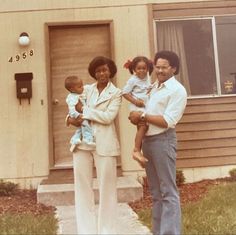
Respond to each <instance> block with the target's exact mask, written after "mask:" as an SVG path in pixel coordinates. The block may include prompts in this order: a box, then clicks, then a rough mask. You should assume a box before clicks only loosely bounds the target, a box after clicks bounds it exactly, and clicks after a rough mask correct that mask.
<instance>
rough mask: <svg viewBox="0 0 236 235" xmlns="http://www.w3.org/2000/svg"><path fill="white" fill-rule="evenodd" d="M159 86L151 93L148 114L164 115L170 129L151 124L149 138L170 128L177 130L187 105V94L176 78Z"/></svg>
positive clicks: (155, 86) (154, 87)
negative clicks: (176, 127)
mask: <svg viewBox="0 0 236 235" xmlns="http://www.w3.org/2000/svg"><path fill="white" fill-rule="evenodd" d="M158 86H159V83H158V82H156V84H155V85H154V86H153V88H152V90H151V92H150V98H149V101H148V102H147V105H146V113H147V114H150V115H162V116H163V118H164V119H165V121H166V122H167V124H168V128H162V127H158V126H156V125H153V124H150V123H149V129H148V131H147V133H146V135H148V136H149V135H156V134H160V133H163V132H165V131H166V130H167V129H169V128H175V126H176V124H177V123H178V121H179V120H180V119H181V117H182V115H183V113H184V109H185V107H186V104H187V92H186V90H185V88H184V87H183V85H182V84H181V83H180V82H178V81H177V80H176V79H175V77H174V76H173V77H171V78H169V79H168V80H167V81H165V82H164V83H162V84H160V86H159V87H158Z"/></svg>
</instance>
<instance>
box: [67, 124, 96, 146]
mask: <svg viewBox="0 0 236 235" xmlns="http://www.w3.org/2000/svg"><path fill="white" fill-rule="evenodd" d="M81 141H83V142H85V143H91V142H94V139H93V130H92V128H91V126H90V124H89V122H88V120H84V121H83V122H82V125H81V127H78V128H77V130H76V131H75V133H74V135H73V136H72V137H71V140H70V143H71V144H72V145H77V144H79V143H81Z"/></svg>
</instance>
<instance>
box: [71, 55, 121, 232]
mask: <svg viewBox="0 0 236 235" xmlns="http://www.w3.org/2000/svg"><path fill="white" fill-rule="evenodd" d="M88 71H89V74H90V75H91V76H92V77H93V78H94V79H95V80H96V82H95V83H94V84H92V85H87V86H86V88H85V89H86V95H87V105H86V106H82V104H81V103H78V105H77V111H78V112H83V115H82V117H83V119H88V120H91V125H92V128H93V131H94V135H95V140H96V147H95V148H94V149H92V148H91V147H90V148H88V146H87V147H86V148H83V146H82V145H81V147H78V149H77V150H76V151H75V152H74V153H73V167H74V183H75V206H76V221H77V230H78V231H77V232H78V233H79V234H116V233H117V232H116V228H115V227H116V226H115V225H116V222H117V221H116V213H117V189H116V180H117V178H116V177H117V175H116V156H118V155H120V146H119V142H118V138H117V133H116V129H115V123H114V120H115V118H116V116H117V114H118V111H119V108H120V105H121V90H120V89H118V88H116V87H115V86H114V85H113V83H112V82H111V79H112V78H113V77H114V76H115V74H116V72H117V67H116V65H115V63H114V62H113V61H112V60H111V59H109V58H106V57H103V56H98V57H95V58H94V59H93V60H92V61H91V62H90V64H89V67H88ZM81 121H82V120H81V119H80V118H78V119H71V118H69V120H68V122H69V123H70V124H73V125H77V126H78V125H81ZM93 161H94V163H95V167H96V171H97V178H98V184H99V207H98V216H96V214H95V202H94V192H93V185H92V183H93Z"/></svg>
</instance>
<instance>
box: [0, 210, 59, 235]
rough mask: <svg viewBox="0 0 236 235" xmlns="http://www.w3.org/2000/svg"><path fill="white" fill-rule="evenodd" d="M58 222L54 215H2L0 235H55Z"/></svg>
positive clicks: (0, 217)
mask: <svg viewBox="0 0 236 235" xmlns="http://www.w3.org/2000/svg"><path fill="white" fill-rule="evenodd" d="M57 229H58V221H57V219H56V218H55V215H54V214H53V213H52V214H46V215H37V216H35V215H34V214H30V213H28V214H20V215H17V214H10V213H8V214H4V215H1V216H0V234H1V235H10V234H11V235H16V234H17V235H33V234H34V235H36V234H38V235H56V234H57Z"/></svg>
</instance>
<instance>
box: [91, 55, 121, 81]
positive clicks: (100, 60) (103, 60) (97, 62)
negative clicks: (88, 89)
mask: <svg viewBox="0 0 236 235" xmlns="http://www.w3.org/2000/svg"><path fill="white" fill-rule="evenodd" d="M102 65H107V66H108V68H109V70H110V72H111V75H110V78H113V77H114V76H115V74H116V72H117V67H116V64H115V62H114V61H113V60H111V59H109V58H107V57H104V56H97V57H95V58H94V59H93V60H92V61H91V62H90V63H89V67H88V72H89V74H90V76H91V77H93V78H95V79H96V76H95V70H96V68H97V67H99V66H102Z"/></svg>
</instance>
